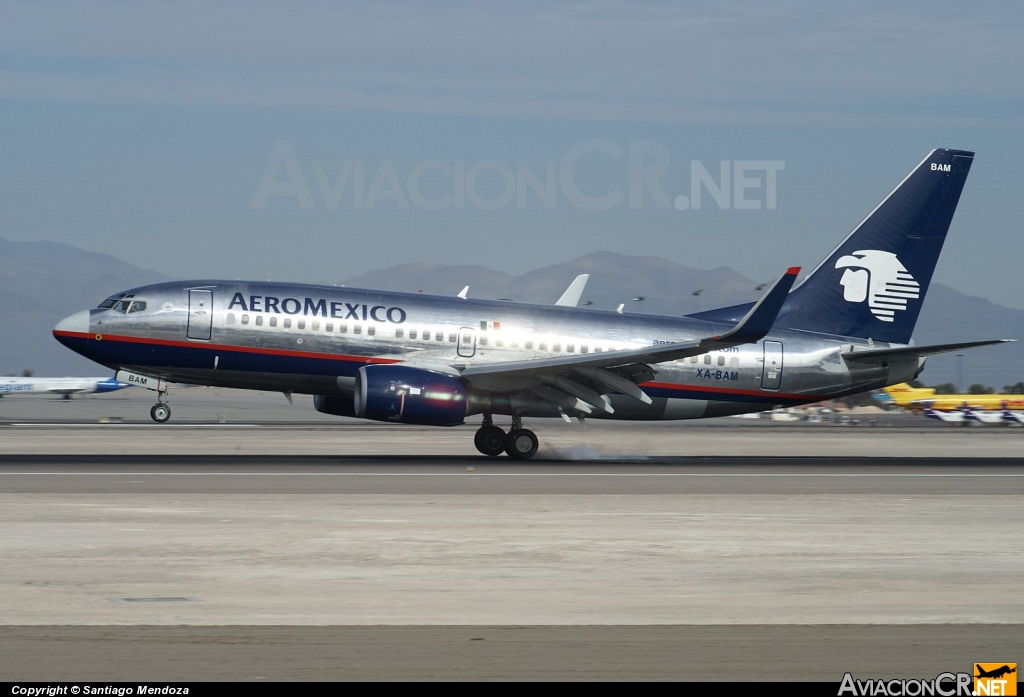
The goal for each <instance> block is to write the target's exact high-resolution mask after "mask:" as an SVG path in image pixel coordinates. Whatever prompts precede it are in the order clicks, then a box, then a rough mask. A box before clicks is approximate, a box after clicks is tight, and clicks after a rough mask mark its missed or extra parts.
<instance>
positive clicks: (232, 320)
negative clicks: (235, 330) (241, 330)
mask: <svg viewBox="0 0 1024 697" xmlns="http://www.w3.org/2000/svg"><path fill="white" fill-rule="evenodd" d="M234 323H235V313H234V312H229V313H228V324H234Z"/></svg>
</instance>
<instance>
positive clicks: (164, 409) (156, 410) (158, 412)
mask: <svg viewBox="0 0 1024 697" xmlns="http://www.w3.org/2000/svg"><path fill="white" fill-rule="evenodd" d="M149 415H150V417H151V418H152V419H153V421H156V422H157V423H158V424H162V423H167V421H168V420H169V419H170V418H171V408H170V407H169V406H167V405H166V404H154V405H153V408H152V409H150V410H149Z"/></svg>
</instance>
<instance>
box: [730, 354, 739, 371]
mask: <svg viewBox="0 0 1024 697" xmlns="http://www.w3.org/2000/svg"><path fill="white" fill-rule="evenodd" d="M729 367H730V368H739V367H740V359H739V358H736V357H735V356H733V357H732V358H730V359H729Z"/></svg>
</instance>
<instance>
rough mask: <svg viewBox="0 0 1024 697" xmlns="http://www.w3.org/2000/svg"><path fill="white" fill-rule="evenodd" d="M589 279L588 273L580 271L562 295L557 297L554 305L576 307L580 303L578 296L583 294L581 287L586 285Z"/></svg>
mask: <svg viewBox="0 0 1024 697" xmlns="http://www.w3.org/2000/svg"><path fill="white" fill-rule="evenodd" d="M589 279H590V274H589V273H581V274H580V275H579V276H577V277H576V278H575V279H574V280H573V282H572V283H570V284H569V287H568V288H566V289H565V292H564V293H562V297H560V298H559V299H558V301H557V302H556V303H555V305H564V306H567V307H576V306H577V305H579V304H580V298H581V297H582V296H583V289H584V288H586V287H587V281H588V280H589Z"/></svg>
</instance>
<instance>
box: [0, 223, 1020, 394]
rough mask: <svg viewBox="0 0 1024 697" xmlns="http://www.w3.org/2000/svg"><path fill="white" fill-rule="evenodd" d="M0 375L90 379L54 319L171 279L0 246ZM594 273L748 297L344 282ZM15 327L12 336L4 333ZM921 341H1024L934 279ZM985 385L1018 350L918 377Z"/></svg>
mask: <svg viewBox="0 0 1024 697" xmlns="http://www.w3.org/2000/svg"><path fill="white" fill-rule="evenodd" d="M0 259H2V260H3V263H2V264H0V307H2V308H3V310H2V314H0V319H2V320H3V322H2V325H3V326H4V327H5V328H6V329H7V331H3V332H0V375H6V374H13V373H20V372H21V371H22V370H25V369H30V370H33V371H35V373H36V374H37V375H94V374H103V373H104V372H105V369H103V368H100V367H99V366H97V365H95V364H93V363H91V362H90V361H87V360H86V359H84V358H81V357H80V356H78V355H76V354H74V353H72V352H71V351H69V350H67V349H66V348H64V347H63V346H61V345H60V344H58V343H57V342H56V341H55V340H54V339H53V336H52V334H51V330H52V329H53V325H54V324H56V323H57V322H58V321H59V320H60V319H61V318H62V317H65V316H67V315H69V314H71V313H73V312H76V311H78V310H81V309H84V308H86V307H95V306H96V305H97V304H99V302H100V301H101V300H103V299H104V298H106V297H107V296H109V295H110V294H111V293H114V292H116V291H120V290H124V289H126V288H131V287H134V286H139V285H144V284H147V283H157V282H159V281H164V280H169V277H168V276H165V275H163V274H161V273H159V272H157V271H151V270H147V269H141V268H138V267H136V266H132V265H131V264H128V263H126V262H124V261H121V260H119V259H117V258H116V257H113V256H109V255H106V254H97V253H95V252H87V251H84V250H81V249H78V248H77V247H73V246H70V245H65V244H57V243H54V242H12V241H8V240H5V239H3V238H0ZM581 273H588V274H590V282H589V283H588V285H587V288H586V291H585V292H584V294H583V298H582V300H581V303H580V304H581V305H583V304H585V303H590V304H589V305H588V307H592V308H594V309H605V310H614V309H615V308H616V307H617V306H618V305H619V304H620V303H623V304H625V306H626V307H625V311H626V312H650V313H657V314H667V315H683V314H689V313H692V312H697V311H700V310H708V309H712V308H714V307H722V306H726V305H734V304H737V303H743V302H749V301H752V300H756V299H757V298H758V297H759V296H760V294H761V291H760V290H759V289H758V286H759V285H760V284H761V283H763V282H766V281H771V280H774V279H761V280H759V281H754V280H751V279H748V278H746V277H744V276H742V275H741V274H739V273H737V272H736V271H733V270H732V269H729V268H725V267H722V268H718V269H712V270H710V271H704V270H698V269H691V268H688V267H686V266H682V265H679V264H675V263H673V262H670V261H666V260H664V259H659V258H656V257H642V256H627V255H622V254H615V253H612V252H594V253H591V254H586V255H584V256H581V257H579V258H577V259H573V260H572V261H568V262H565V263H562V264H553V265H551V266H545V267H543V268H540V269H534V270H533V271H529V272H527V273H525V274H522V275H521V276H512V275H510V274H506V273H503V272H501V271H497V270H494V269H489V268H487V267H484V266H475V265H448V264H437V263H428V262H423V263H416V264H401V265H397V266H392V267H390V268H384V269H377V270H373V271H367V272H366V273H363V274H361V275H359V276H356V277H353V278H348V279H344V280H342V281H340V285H348V286H355V287H367V288H379V289H382V290H397V291H406V292H413V293H415V292H419V291H422V292H423V293H433V294H438V295H450V296H454V295H456V294H457V293H458V292H459V291H460V290H461V289H462V288H463V286H466V285H468V286H469V296H470V297H473V298H489V299H498V298H502V299H509V300H511V301H518V302H534V303H554V302H555V300H557V299H558V297H559V296H560V295H561V294H562V292H563V291H564V290H565V289H566V287H567V286H568V285H569V283H570V282H571V281H572V280H573V278H575V277H576V275H577V274H581ZM12 327H14V328H16V331H10V328H12ZM914 338H915V341H916V342H917V343H918V344H933V343H948V342H954V341H962V340H970V339H988V338H1011V339H1024V310H1016V309H1011V308H1007V307H1003V306H1000V305H997V304H996V303H993V302H991V301H990V300H987V299H985V298H979V297H975V296H971V295H967V294H964V293H961V292H959V291H956V290H954V289H953V288H950V287H949V286H945V285H942V284H938V283H933V284H932V286H931V288H930V289H929V292H928V296H927V298H926V301H925V304H924V308H923V309H922V311H921V316H920V319H919V320H918V324H917V328H916V331H915V334H914ZM961 360H962V363H961V364H960V371H959V372H960V373H962V376H961V381H962V383H963V385H962V386H963V387H966V385H968V384H972V383H982V384H985V385H989V386H992V387H995V388H996V389H999V388H1001V387H1002V386H1003V385H1006V384H1012V383H1015V382H1018V381H1020V380H1022V379H1024V343H1019V344H1013V345H1007V346H998V347H992V348H981V349H975V350H972V351H966V352H964V354H963V358H962V359H958V358H957V357H956V356H953V355H945V356H935V357H932V358H930V359H929V360H928V365H927V367H926V369H925V372H924V373H923V374H922V376H921V379H922V381H924V382H925V383H927V384H938V383H943V382H957V380H958V366H957V364H958V361H961Z"/></svg>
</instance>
